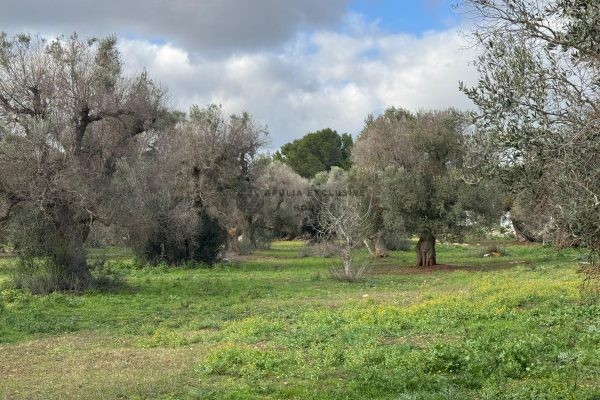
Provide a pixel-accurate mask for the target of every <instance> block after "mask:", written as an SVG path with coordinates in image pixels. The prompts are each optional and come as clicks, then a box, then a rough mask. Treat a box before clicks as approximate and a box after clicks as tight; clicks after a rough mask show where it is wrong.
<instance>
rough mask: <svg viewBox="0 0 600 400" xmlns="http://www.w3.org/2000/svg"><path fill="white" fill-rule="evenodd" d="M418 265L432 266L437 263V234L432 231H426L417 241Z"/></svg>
mask: <svg viewBox="0 0 600 400" xmlns="http://www.w3.org/2000/svg"><path fill="white" fill-rule="evenodd" d="M416 250H417V267H430V266H432V265H436V260H435V236H433V234H432V233H431V232H424V233H423V234H421V236H420V237H419V241H418V242H417V248H416Z"/></svg>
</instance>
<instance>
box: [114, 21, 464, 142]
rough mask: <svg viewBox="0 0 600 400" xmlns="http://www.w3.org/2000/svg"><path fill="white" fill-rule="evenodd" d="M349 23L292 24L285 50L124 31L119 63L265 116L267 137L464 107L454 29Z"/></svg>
mask: <svg viewBox="0 0 600 400" xmlns="http://www.w3.org/2000/svg"><path fill="white" fill-rule="evenodd" d="M350 22H352V24H350V25H349V29H348V32H347V33H340V32H333V31H328V30H321V31H317V32H314V33H312V34H299V35H297V36H296V38H295V39H294V40H291V41H290V42H288V43H287V45H286V46H285V48H284V49H283V50H279V51H277V50H272V51H246V52H239V53H234V54H230V55H227V56H225V57H201V56H199V55H197V54H196V53H194V52H193V51H189V50H187V49H184V48H183V47H179V46H176V45H174V44H171V43H167V44H152V43H150V42H148V41H138V40H123V41H121V45H120V46H121V50H122V53H123V58H124V60H125V63H126V67H127V68H128V69H129V70H130V71H137V70H140V69H141V68H143V67H145V68H146V69H147V70H148V71H149V72H150V74H151V76H153V77H154V78H155V79H157V80H159V81H161V82H163V83H165V84H166V85H167V86H168V87H169V90H170V93H171V98H172V99H173V100H174V103H175V105H176V106H177V107H178V108H181V109H184V110H185V109H187V108H188V107H189V106H190V105H191V104H195V103H196V104H199V105H204V104H208V103H221V104H223V106H224V108H225V109H226V110H227V111H228V112H239V111H243V110H245V111H248V112H250V113H251V114H252V115H253V116H254V117H255V118H256V119H257V120H258V121H259V122H260V123H263V124H266V125H268V126H269V131H270V132H271V137H272V147H278V146H279V145H281V144H283V143H285V142H287V141H289V140H291V139H294V138H298V137H301V136H302V135H303V134H305V133H307V132H309V131H314V130H318V129H321V128H325V127H331V128H332V129H336V130H338V131H339V132H349V133H352V134H357V133H358V132H359V131H360V129H361V128H362V125H363V121H364V118H365V117H366V116H367V115H368V114H369V113H372V112H376V113H377V112H381V111H383V109H385V107H386V106H388V105H396V106H402V107H406V108H409V109H412V110H417V109H421V108H442V107H450V106H453V107H458V108H468V107H470V103H469V101H468V99H467V98H466V97H465V96H464V95H463V94H461V93H460V92H459V91H458V81H459V80H464V81H466V82H474V77H475V71H474V70H473V69H472V68H471V67H469V62H470V60H472V59H474V56H475V55H474V53H473V50H469V49H467V48H466V41H465V39H464V38H463V37H462V35H461V34H460V33H459V32H458V31H457V30H448V31H441V32H429V33H426V34H425V35H423V36H422V37H415V36H411V35H401V34H387V33H385V32H381V31H378V29H377V28H376V26H374V25H372V24H371V25H369V24H366V23H364V21H361V20H360V19H357V18H352V19H350Z"/></svg>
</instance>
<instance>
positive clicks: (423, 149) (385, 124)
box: [354, 107, 498, 266]
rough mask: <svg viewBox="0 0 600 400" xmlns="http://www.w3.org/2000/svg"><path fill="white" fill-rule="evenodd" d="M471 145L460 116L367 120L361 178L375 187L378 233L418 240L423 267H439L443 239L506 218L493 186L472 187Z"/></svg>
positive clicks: (392, 113)
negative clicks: (499, 214) (438, 253)
mask: <svg viewBox="0 0 600 400" xmlns="http://www.w3.org/2000/svg"><path fill="white" fill-rule="evenodd" d="M467 139H468V135H467V134H466V130H465V118H464V116H463V115H462V114H460V113H458V112H457V111H455V110H445V111H422V112H418V113H416V114H413V113H411V112H409V111H406V110H402V109H397V108H394V107H392V108H389V109H388V110H386V111H385V113H383V114H382V115H380V116H378V117H372V116H371V117H369V118H367V121H366V125H365V127H364V129H363V131H362V132H361V134H360V135H359V137H358V139H357V141H356V144H355V146H354V163H355V168H356V173H357V174H358V175H359V176H360V175H363V176H367V177H369V181H370V182H371V183H370V190H371V192H372V193H373V194H374V198H375V200H374V202H375V204H376V208H375V210H376V212H377V213H378V215H377V218H376V219H375V224H376V225H378V226H377V228H378V229H379V231H380V232H383V231H384V230H386V229H388V230H394V231H395V232H396V234H400V233H401V232H404V233H408V234H416V235H418V237H419V240H418V243H417V246H416V254H417V266H431V265H435V264H436V263H437V258H436V252H435V244H436V236H438V235H440V234H457V233H461V232H463V231H465V230H466V229H469V228H470V227H472V226H473V225H475V224H476V223H478V222H480V221H486V220H487V219H486V218H488V217H491V216H494V214H495V212H496V211H497V210H498V201H497V199H498V198H497V196H496V194H495V190H494V187H493V185H492V184H490V183H489V182H487V181H483V180H479V181H472V180H470V179H467V177H468V174H467V171H466V168H465V165H464V154H465V147H466V145H467V142H468V140H467Z"/></svg>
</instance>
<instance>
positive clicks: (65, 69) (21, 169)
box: [0, 34, 164, 289]
mask: <svg viewBox="0 0 600 400" xmlns="http://www.w3.org/2000/svg"><path fill="white" fill-rule="evenodd" d="M163 101H164V90H163V89H161V88H160V87H158V86H157V85H156V84H155V83H154V82H153V81H152V80H150V78H149V77H148V76H147V75H146V74H145V73H142V74H141V75H139V76H134V77H125V76H123V74H122V72H121V60H120V57H119V54H118V51H117V48H116V39H115V38H114V37H108V38H105V39H101V40H96V39H90V40H81V39H79V38H78V37H77V36H76V35H72V36H71V37H68V38H64V37H61V38H58V39H56V40H53V41H46V40H45V39H43V38H41V37H31V36H29V35H25V34H21V35H17V36H15V37H12V38H9V37H8V36H7V35H5V34H0V198H1V199H2V200H1V202H3V203H4V208H5V211H4V213H3V214H2V215H0V224H2V225H1V226H0V227H1V228H2V229H4V230H5V231H7V232H9V233H10V239H11V241H13V242H14V244H15V246H16V248H17V250H18V251H19V254H20V255H21V256H22V257H24V258H26V257H43V258H44V259H46V260H47V261H48V262H50V263H51V264H52V265H53V266H54V270H55V272H56V274H58V275H60V276H61V278H60V279H57V280H56V282H57V284H56V289H80V288H84V287H86V286H87V285H89V283H90V280H91V279H90V278H91V277H90V271H89V268H88V264H87V261H86V255H85V251H84V243H85V241H86V239H87V236H88V234H89V229H90V225H91V224H92V223H93V222H95V221H101V222H104V223H110V220H111V207H110V206H109V200H110V199H109V198H108V197H107V196H109V192H108V191H107V190H105V188H106V187H107V185H108V184H109V182H110V180H111V177H112V175H113V173H114V171H115V166H116V163H117V162H118V160H120V159H121V158H123V157H124V156H125V155H127V154H128V152H129V151H130V149H131V147H132V146H133V145H134V143H135V138H136V137H138V136H139V135H141V134H143V133H147V132H150V131H152V129H153V126H154V124H155V123H156V122H157V120H158V119H159V117H160V116H161V115H162V113H163V112H164V106H163Z"/></svg>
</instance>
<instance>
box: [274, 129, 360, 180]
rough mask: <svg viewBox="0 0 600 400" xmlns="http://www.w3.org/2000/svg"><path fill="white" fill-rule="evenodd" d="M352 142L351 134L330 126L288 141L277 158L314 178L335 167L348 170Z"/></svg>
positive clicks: (302, 173) (276, 155)
mask: <svg viewBox="0 0 600 400" xmlns="http://www.w3.org/2000/svg"><path fill="white" fill-rule="evenodd" d="M352 143H353V141H352V136H350V135H349V134H347V133H344V134H342V135H339V134H338V133H337V132H336V131H334V130H331V129H329V128H327V129H322V130H320V131H317V132H312V133H309V134H307V135H305V136H304V137H303V138H301V139H297V140H294V141H293V142H291V143H287V144H284V145H283V146H282V147H281V151H278V152H277V153H276V154H275V158H276V159H278V160H280V161H282V162H284V163H286V164H288V165H289V166H290V167H292V168H293V169H294V171H296V172H297V173H298V174H299V175H300V176H302V177H304V178H312V177H314V176H315V175H316V174H317V173H319V172H321V171H329V170H330V169H331V167H334V166H335V167H340V168H343V169H348V168H349V167H350V153H351V151H352Z"/></svg>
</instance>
